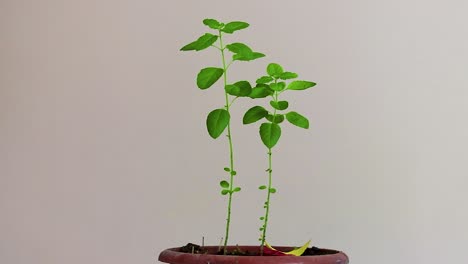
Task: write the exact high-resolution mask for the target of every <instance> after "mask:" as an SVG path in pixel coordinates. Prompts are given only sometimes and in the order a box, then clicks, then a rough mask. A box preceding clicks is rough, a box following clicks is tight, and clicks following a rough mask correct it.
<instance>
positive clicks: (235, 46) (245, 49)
mask: <svg viewBox="0 0 468 264" xmlns="http://www.w3.org/2000/svg"><path fill="white" fill-rule="evenodd" d="M226 48H227V49H228V50H229V51H230V52H232V53H252V52H253V51H252V49H251V48H250V47H249V46H247V45H246V44H244V43H240V42H235V43H231V44H229V45H226Z"/></svg>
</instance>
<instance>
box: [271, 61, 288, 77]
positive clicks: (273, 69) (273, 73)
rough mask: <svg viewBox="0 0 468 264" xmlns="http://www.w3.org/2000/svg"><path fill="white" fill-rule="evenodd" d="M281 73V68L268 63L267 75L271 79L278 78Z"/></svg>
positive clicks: (275, 64)
mask: <svg viewBox="0 0 468 264" xmlns="http://www.w3.org/2000/svg"><path fill="white" fill-rule="evenodd" d="M283 72H284V71H283V67H281V65H279V64H277V63H270V64H268V66H267V73H268V75H270V76H272V77H275V78H278V77H279V76H280V75H281V74H282V73H283Z"/></svg>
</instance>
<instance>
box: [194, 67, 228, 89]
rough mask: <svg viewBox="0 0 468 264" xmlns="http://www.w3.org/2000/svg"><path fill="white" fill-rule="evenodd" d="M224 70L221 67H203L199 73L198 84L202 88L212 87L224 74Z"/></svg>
mask: <svg viewBox="0 0 468 264" xmlns="http://www.w3.org/2000/svg"><path fill="white" fill-rule="evenodd" d="M223 73H224V70H223V69H221V68H214V67H209V68H205V69H202V70H201V71H200V72H199V73H198V75H197V86H198V88H200V89H203V90H204V89H207V88H210V87H211V86H212V85H213V84H214V83H215V82H216V81H218V80H219V78H221V76H223Z"/></svg>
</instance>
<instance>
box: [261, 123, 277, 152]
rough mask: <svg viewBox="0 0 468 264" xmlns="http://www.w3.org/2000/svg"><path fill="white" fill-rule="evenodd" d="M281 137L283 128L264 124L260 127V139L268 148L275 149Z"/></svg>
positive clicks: (273, 124) (272, 124)
mask: <svg viewBox="0 0 468 264" xmlns="http://www.w3.org/2000/svg"><path fill="white" fill-rule="evenodd" d="M280 137H281V128H280V126H278V125H277V124H275V123H263V124H262V125H261V126H260V138H261V139H262V142H263V144H264V145H265V146H266V147H267V148H273V147H274V146H275V145H276V143H278V140H279V139H280Z"/></svg>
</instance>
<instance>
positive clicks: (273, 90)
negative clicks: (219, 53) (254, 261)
mask: <svg viewBox="0 0 468 264" xmlns="http://www.w3.org/2000/svg"><path fill="white" fill-rule="evenodd" d="M266 71H267V74H268V75H266V76H262V77H260V78H258V79H257V81H256V82H257V87H258V88H259V89H262V91H263V93H264V94H268V95H269V96H271V99H272V100H271V101H270V107H271V110H270V111H269V110H267V109H266V108H264V107H262V106H258V105H257V106H254V107H252V108H250V109H249V110H247V112H246V113H245V114H244V118H243V123H244V124H252V123H255V122H257V121H259V120H262V119H264V118H265V119H266V120H265V122H263V123H262V124H261V125H260V131H259V132H260V138H261V140H262V142H263V144H264V145H265V146H266V147H267V149H268V152H267V154H268V169H267V170H266V171H267V173H268V183H267V184H266V185H262V186H260V187H259V189H260V190H263V191H266V201H265V203H264V206H263V208H264V209H265V213H264V215H263V216H261V217H260V220H261V221H262V225H261V227H260V229H259V230H260V232H261V235H260V238H259V241H260V242H261V249H260V252H261V253H262V254H263V247H264V245H265V239H266V234H267V228H268V219H269V213H270V195H271V194H274V193H276V188H274V187H273V185H272V173H273V169H272V168H273V166H272V154H273V152H272V149H273V147H274V146H275V145H276V144H277V143H278V140H279V139H280V137H281V123H282V122H283V121H284V119H285V118H286V120H287V121H289V123H291V124H293V125H295V126H298V127H301V128H305V129H308V128H309V120H308V119H307V118H306V117H304V116H303V115H301V114H299V113H297V112H295V111H288V112H286V113H284V112H283V111H285V110H287V109H288V108H289V102H288V101H281V100H279V96H280V95H281V94H282V93H284V92H286V91H298V90H306V89H308V88H311V87H313V86H315V83H314V82H309V81H298V80H296V81H292V82H290V83H289V84H286V82H284V81H286V80H290V79H295V78H297V77H298V75H297V74H296V73H293V72H286V71H284V70H283V67H281V66H280V65H279V64H277V63H270V64H268V66H267V69H266ZM268 95H267V96H268Z"/></svg>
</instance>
